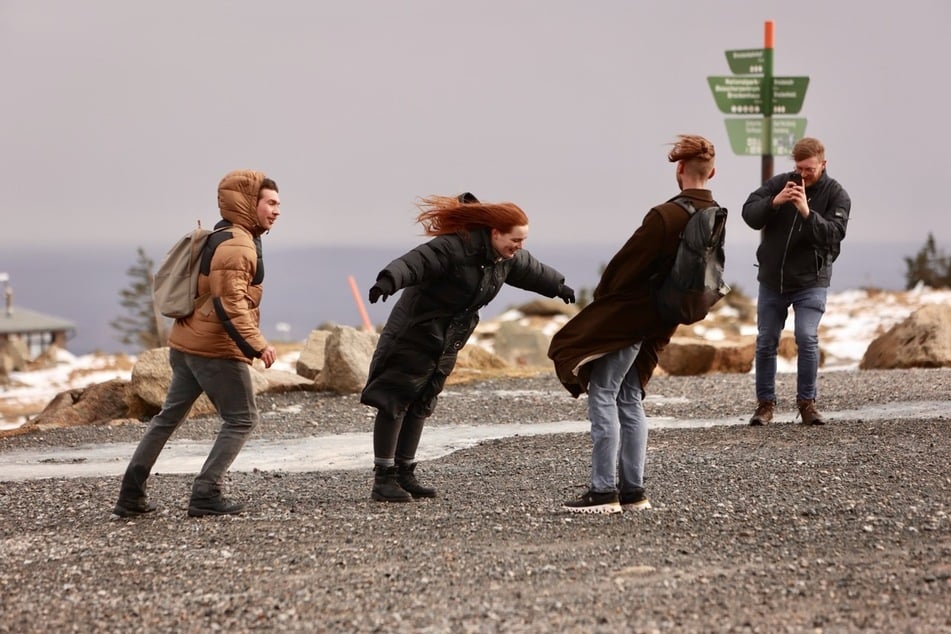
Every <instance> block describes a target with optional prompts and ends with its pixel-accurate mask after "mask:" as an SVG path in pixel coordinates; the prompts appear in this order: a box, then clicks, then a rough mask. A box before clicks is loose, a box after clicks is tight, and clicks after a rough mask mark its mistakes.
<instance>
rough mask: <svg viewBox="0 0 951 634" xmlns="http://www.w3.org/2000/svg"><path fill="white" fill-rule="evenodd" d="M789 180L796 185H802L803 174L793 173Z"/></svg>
mask: <svg viewBox="0 0 951 634" xmlns="http://www.w3.org/2000/svg"><path fill="white" fill-rule="evenodd" d="M789 180H790V181H791V182H793V183H796V184H797V185H802V174H799V173H797V172H793V173H792V174H790V175H789Z"/></svg>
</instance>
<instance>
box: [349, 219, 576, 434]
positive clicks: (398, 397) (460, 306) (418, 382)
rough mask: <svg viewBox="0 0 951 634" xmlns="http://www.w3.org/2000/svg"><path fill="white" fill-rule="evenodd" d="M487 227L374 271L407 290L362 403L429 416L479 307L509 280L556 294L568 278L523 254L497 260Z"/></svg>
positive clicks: (432, 242)
mask: <svg viewBox="0 0 951 634" xmlns="http://www.w3.org/2000/svg"><path fill="white" fill-rule="evenodd" d="M489 235H490V233H489V230H488V229H476V230H473V231H471V232H470V233H469V235H468V236H462V235H457V234H452V235H444V236H437V237H435V238H433V239H432V240H430V241H429V242H426V243H424V244H422V245H420V246H418V247H416V248H415V249H413V250H411V251H409V252H408V253H406V254H405V255H402V256H400V257H399V258H397V259H395V260H393V261H392V262H390V264H388V265H387V267H386V268H385V269H383V270H382V271H381V272H380V274H379V275H378V276H377V280H381V279H382V278H384V277H389V278H390V280H391V281H392V282H393V288H394V290H399V289H405V290H404V291H403V293H402V295H401V296H400V298H399V301H397V302H396V305H395V306H394V307H393V310H392V312H391V313H390V316H389V318H388V319H387V321H386V325H385V326H384V327H383V332H382V333H381V334H380V341H379V343H378V344H377V347H376V351H375V352H374V354H373V360H372V361H371V363H370V373H369V378H368V380H367V384H366V387H364V389H363V393H362V395H361V397H360V402H361V403H364V404H365V405H371V406H373V407H376V408H378V409H380V410H383V411H386V412H388V413H389V414H391V415H392V416H398V415H400V414H402V413H403V412H405V411H406V409H407V408H408V407H409V406H410V405H414V404H415V408H416V409H417V410H418V412H419V413H420V414H422V415H424V416H426V415H429V414H431V413H432V411H433V409H434V408H435V406H436V396H437V395H438V394H439V392H441V391H442V388H443V385H444V384H445V381H446V377H448V376H449V374H450V373H451V372H452V369H453V367H454V366H455V364H456V356H457V355H458V353H459V350H461V349H462V347H463V346H464V345H465V344H466V341H468V339H469V336H470V335H471V334H472V331H473V330H475V327H476V325H477V324H478V323H479V309H480V308H482V307H483V306H485V305H486V304H488V303H489V302H490V301H491V300H492V299H493V298H494V297H495V296H496V295H497V294H498V293H499V290H501V288H502V284H510V285H511V286H515V287H517V288H521V289H525V290H527V291H534V292H536V293H539V294H540V295H544V296H546V297H554V296H556V295H557V294H558V293H559V290H560V289H561V287H562V285H563V284H564V281H565V277H564V275H562V274H561V273H559V272H558V271H556V270H555V269H553V268H552V267H550V266H548V265H547V264H543V263H542V262H539V261H538V260H536V259H535V258H534V257H532V255H531V254H530V253H528V251H525V250H520V251H518V252H517V253H516V254H515V257H513V258H510V259H501V260H499V259H498V256H497V255H496V254H495V251H494V250H493V249H492V243H491V240H490V237H489Z"/></svg>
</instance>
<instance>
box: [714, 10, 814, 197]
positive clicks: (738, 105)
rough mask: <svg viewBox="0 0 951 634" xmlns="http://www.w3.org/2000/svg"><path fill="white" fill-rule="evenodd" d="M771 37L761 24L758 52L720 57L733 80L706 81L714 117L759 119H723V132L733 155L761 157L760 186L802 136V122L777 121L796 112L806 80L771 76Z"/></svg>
mask: <svg viewBox="0 0 951 634" xmlns="http://www.w3.org/2000/svg"><path fill="white" fill-rule="evenodd" d="M773 35H774V32H773V21H772V20H767V21H766V25H765V33H764V38H763V39H764V47H763V48H754V49H742V50H736V51H726V61H727V63H728V64H729V66H730V72H732V73H733V75H732V76H725V77H721V76H715V77H707V83H708V84H709V85H710V90H711V91H712V92H713V99H714V101H715V102H716V104H717V108H719V109H720V112H723V113H725V114H731V115H762V119H757V118H749V117H744V118H733V119H729V118H728V119H727V120H726V129H727V133H728V134H729V136H730V146H731V147H732V148H733V152H734V153H735V154H740V155H744V154H751V155H755V154H759V155H761V156H762V180H763V182H766V181H767V180H768V179H769V178H770V177H771V176H772V175H773V156H774V155H776V154H780V155H782V154H789V153H790V152H791V151H792V147H793V145H795V143H796V141H798V140H799V139H801V138H802V137H803V135H804V134H805V132H806V120H805V119H800V118H793V119H788V118H783V115H793V114H798V113H799V111H800V110H802V102H803V101H804V100H805V98H806V89H807V88H808V87H809V78H808V77H774V76H773V40H774V37H773ZM774 115H780V118H774Z"/></svg>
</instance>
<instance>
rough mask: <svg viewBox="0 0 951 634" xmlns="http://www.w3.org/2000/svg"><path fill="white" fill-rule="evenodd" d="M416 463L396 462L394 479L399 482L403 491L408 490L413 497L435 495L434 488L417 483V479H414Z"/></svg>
mask: <svg viewBox="0 0 951 634" xmlns="http://www.w3.org/2000/svg"><path fill="white" fill-rule="evenodd" d="M416 464H417V463H415V462H414V463H412V464H406V463H402V462H399V463H397V464H396V481H397V482H399V483H400V486H401V487H402V488H403V490H404V491H406V492H408V493H409V494H410V495H412V496H413V497H414V498H434V497H436V489H433V488H430V487H424V486H423V485H421V484H420V483H419V480H417V479H416V473H414V472H415V471H416Z"/></svg>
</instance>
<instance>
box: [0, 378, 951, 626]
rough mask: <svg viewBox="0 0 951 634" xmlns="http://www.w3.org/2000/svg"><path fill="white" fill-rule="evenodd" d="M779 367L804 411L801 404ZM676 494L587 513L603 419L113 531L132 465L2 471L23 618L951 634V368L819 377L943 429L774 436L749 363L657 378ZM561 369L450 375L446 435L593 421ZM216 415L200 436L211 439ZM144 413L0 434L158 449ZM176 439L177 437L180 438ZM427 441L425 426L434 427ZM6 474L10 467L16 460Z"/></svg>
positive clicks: (292, 479) (823, 393) (303, 420)
mask: <svg viewBox="0 0 951 634" xmlns="http://www.w3.org/2000/svg"><path fill="white" fill-rule="evenodd" d="M794 383H795V377H794V376H793V375H780V377H779V390H780V394H781V398H780V409H781V410H785V411H787V412H788V411H792V410H793V408H794ZM650 391H651V394H652V395H653V396H660V395H662V396H664V397H666V398H664V399H662V400H660V399H658V400H656V401H651V400H649V401H648V406H647V409H648V415H649V416H654V417H658V416H676V417H680V418H697V419H699V418H710V417H736V422H737V424H736V425H735V426H721V427H712V428H702V429H655V430H654V431H652V432H651V436H650V440H649V448H648V469H647V470H648V481H647V489H648V493H649V495H650V497H651V500H652V502H653V504H654V507H655V508H654V509H653V510H650V511H641V512H636V513H632V512H627V513H623V514H620V515H614V516H576V515H569V514H566V513H564V512H562V511H561V510H560V508H559V506H560V503H561V502H562V501H563V500H565V499H567V498H568V497H572V496H574V495H576V494H578V493H580V492H582V491H583V490H584V488H585V487H586V484H587V479H588V469H589V461H590V441H589V439H588V437H587V434H560V435H551V436H531V437H529V436H526V437H514V438H507V439H503V440H493V441H489V442H485V443H483V444H481V445H478V446H476V447H473V448H470V449H465V450H462V451H458V452H455V453H453V454H451V455H448V456H445V457H442V458H439V459H437V460H432V461H427V462H425V463H423V464H421V465H420V468H419V474H420V477H421V479H423V480H424V481H425V482H427V483H431V484H433V485H434V486H436V487H437V488H438V489H439V491H440V494H441V497H440V498H437V499H435V500H422V501H417V502H414V503H412V504H406V505H385V504H380V503H374V502H371V501H370V500H369V490H370V482H371V473H370V471H369V465H368V468H367V469H366V470H360V471H331V472H320V473H293V474H292V473H281V472H267V471H258V472H252V473H233V474H231V475H230V476H229V489H230V491H231V492H232V493H233V494H234V495H235V497H238V498H242V499H246V500H247V501H248V502H249V503H250V505H251V508H250V511H249V512H248V513H247V514H245V515H243V516H240V517H232V518H214V519H197V520H196V519H188V518H187V517H186V516H185V506H186V503H187V494H188V490H189V486H190V480H191V477H190V476H186V475H168V474H158V475H156V476H155V477H154V478H153V481H152V489H151V491H152V496H153V499H154V500H155V501H156V502H158V503H159V505H160V510H159V511H158V512H157V513H156V514H155V516H154V517H150V518H147V519H139V520H134V521H110V520H109V519H108V516H109V509H110V507H111V504H112V502H113V501H114V498H115V494H116V490H117V485H118V482H117V479H116V478H80V479H68V480H33V481H21V482H0V561H2V565H0V632H49V631H63V632H65V631H77V632H93V631H96V632H100V631H110V632H111V631H122V632H137V631H141V632H172V631H174V632H207V631H215V630H224V631H231V632H245V631H279V632H284V631H288V632H290V631H299V632H314V631H328V632H389V631H397V630H402V631H421V632H546V631H571V632H617V631H637V632H711V631H716V632H721V631H726V632H859V631H862V632H866V631H879V632H951V607H949V606H951V519H949V512H951V468H949V464H951V369H940V370H909V371H891V372H827V373H822V374H820V409H821V410H822V411H842V410H849V409H856V408H862V407H870V406H876V405H884V404H887V403H894V402H901V401H935V400H939V401H945V402H948V403H949V408H948V409H949V415H948V416H939V417H937V418H934V417H932V418H930V419H925V420H920V419H916V420H867V421H863V420H839V419H834V420H833V421H832V424H830V425H827V426H825V427H815V428H812V427H810V428H807V427H804V426H802V425H799V424H790V423H781V424H775V425H771V426H767V427H765V428H750V427H748V426H746V425H745V424H744V423H745V421H746V419H747V417H748V416H749V415H750V412H751V401H752V396H751V392H752V380H751V377H749V376H746V375H744V376H733V375H715V376H706V377H656V378H655V379H654V381H653V382H652V384H651V386H650ZM584 405H585V402H584V400H583V399H582V400H577V401H576V400H573V399H571V398H570V397H569V396H568V395H567V393H566V392H564V391H563V390H562V389H561V388H560V386H559V385H558V383H557V381H556V380H555V378H554V377H553V376H552V375H550V374H547V373H546V374H543V375H539V376H537V377H533V378H524V379H500V380H493V381H487V382H482V383H476V384H469V385H456V386H452V387H451V388H450V389H449V390H448V391H447V393H445V395H444V397H443V398H442V399H441V402H440V406H439V409H438V410H437V415H436V416H434V417H433V419H432V420H431V424H432V425H449V424H494V423H508V422H540V421H557V420H570V419H583V418H584V417H585V409H584ZM261 406H262V409H263V411H264V412H265V414H266V415H265V417H264V420H263V422H262V425H261V427H260V428H259V429H258V430H257V431H256V432H255V435H256V436H257V437H297V436H309V435H320V434H327V433H338V432H345V431H367V430H368V429H369V427H370V424H371V421H372V411H370V410H367V408H365V407H363V406H361V405H360V404H359V402H358V400H357V399H356V397H334V396H330V395H327V394H313V393H296V394H287V395H281V396H273V397H272V396H268V397H264V398H262V399H261ZM216 426H217V422H216V420H215V419H214V418H207V419H198V420H194V421H189V422H188V423H186V425H184V426H183V428H182V429H181V430H179V434H178V437H180V438H190V439H207V438H210V437H211V435H213V433H214V431H215V429H216ZM143 428H144V424H142V423H130V424H124V425H111V426H100V427H95V428H83V429H73V430H57V431H49V432H42V433H39V434H32V435H26V436H19V437H13V438H9V439H6V440H4V441H0V452H6V451H14V450H16V449H23V448H37V447H63V446H80V445H82V444H86V443H91V442H127V441H133V442H134V441H137V440H138V438H139V437H140V436H141V433H142V431H143ZM173 442H174V440H173ZM423 443H424V444H425V443H426V435H425V433H424V435H423ZM0 480H2V474H0Z"/></svg>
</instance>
